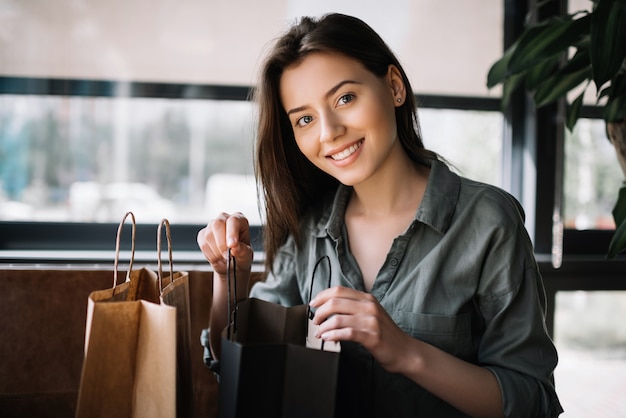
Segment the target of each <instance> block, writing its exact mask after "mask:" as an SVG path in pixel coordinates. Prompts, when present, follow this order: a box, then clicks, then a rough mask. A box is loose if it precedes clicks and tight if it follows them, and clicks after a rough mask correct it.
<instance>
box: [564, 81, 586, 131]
mask: <svg viewBox="0 0 626 418" xmlns="http://www.w3.org/2000/svg"><path fill="white" fill-rule="evenodd" d="M585 90H586V89H585ZM585 90H583V92H582V93H580V95H579V96H578V97H577V98H576V100H574V101H573V102H572V104H571V105H569V107H568V108H567V120H566V122H565V126H566V127H567V129H569V131H570V132H572V131H573V130H574V126H576V122H577V121H578V117H579V116H580V109H581V108H582V106H583V96H584V95H585Z"/></svg>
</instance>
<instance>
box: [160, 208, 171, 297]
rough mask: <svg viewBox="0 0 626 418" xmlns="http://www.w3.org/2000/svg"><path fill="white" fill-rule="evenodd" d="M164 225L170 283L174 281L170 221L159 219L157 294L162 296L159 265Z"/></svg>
mask: <svg viewBox="0 0 626 418" xmlns="http://www.w3.org/2000/svg"><path fill="white" fill-rule="evenodd" d="M163 225H165V236H166V238H167V254H168V257H169V261H170V283H171V282H173V281H174V262H173V261H172V236H171V232H170V221H168V220H167V219H166V218H163V219H161V222H160V223H159V226H158V227H157V266H158V272H159V294H163V266H162V263H161V236H162V235H163V234H162V233H161V227H162V226H163Z"/></svg>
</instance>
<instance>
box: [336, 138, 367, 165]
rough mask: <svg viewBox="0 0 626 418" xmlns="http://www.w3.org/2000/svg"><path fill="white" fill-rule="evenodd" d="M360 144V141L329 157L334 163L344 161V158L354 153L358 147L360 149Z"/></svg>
mask: <svg viewBox="0 0 626 418" xmlns="http://www.w3.org/2000/svg"><path fill="white" fill-rule="evenodd" d="M361 143H362V141H359V142H357V143H356V144H354V145H352V146H351V147H348V148H346V149H344V150H343V151H341V152H338V153H337V154H333V155H331V156H330V157H331V158H332V159H333V160H335V161H341V160H345V159H346V158H348V157H349V156H351V155H352V154H354V152H355V151H356V150H358V149H359V147H361Z"/></svg>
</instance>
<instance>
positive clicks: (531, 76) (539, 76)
mask: <svg viewBox="0 0 626 418" xmlns="http://www.w3.org/2000/svg"><path fill="white" fill-rule="evenodd" d="M560 60H561V59H560V57H559V56H555V57H553V58H552V59H547V60H545V61H544V62H542V63H541V64H537V65H535V66H534V67H532V68H531V69H530V70H528V72H526V73H522V74H526V80H525V83H524V86H525V87H526V90H528V91H533V90H535V89H536V88H537V86H539V84H541V82H543V81H545V80H546V79H547V78H548V77H550V76H551V75H552V74H554V72H555V71H557V70H558V68H559V61H560Z"/></svg>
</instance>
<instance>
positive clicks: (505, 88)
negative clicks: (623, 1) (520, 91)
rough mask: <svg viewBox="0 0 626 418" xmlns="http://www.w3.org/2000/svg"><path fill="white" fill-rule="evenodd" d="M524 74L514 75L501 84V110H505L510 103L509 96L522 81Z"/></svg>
mask: <svg viewBox="0 0 626 418" xmlns="http://www.w3.org/2000/svg"><path fill="white" fill-rule="evenodd" d="M525 76H526V74H525V73H523V74H515V75H512V76H510V77H509V78H507V79H506V81H505V82H504V83H502V101H501V104H502V109H504V108H506V107H507V106H508V105H509V102H510V101H511V96H512V95H513V93H514V92H515V90H516V89H517V87H518V86H519V85H520V84H521V83H522V81H524V78H525Z"/></svg>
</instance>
